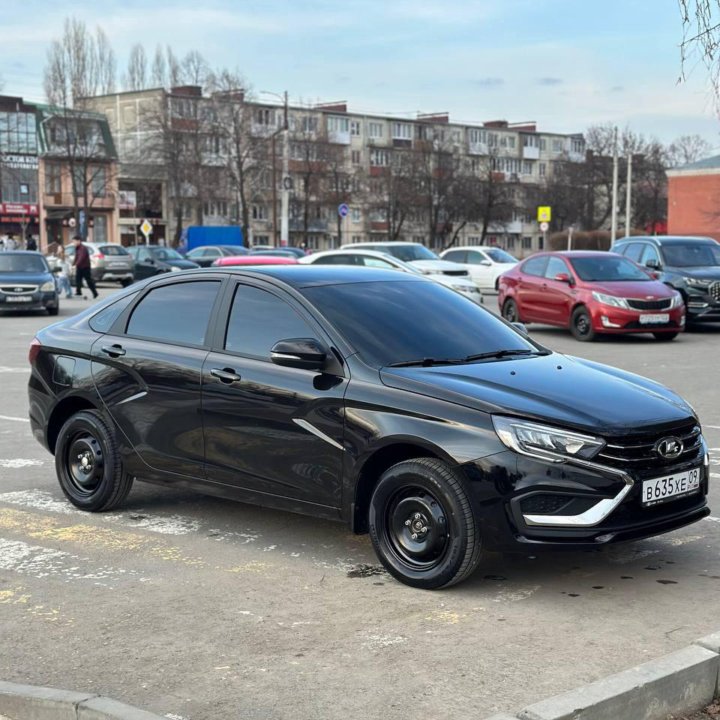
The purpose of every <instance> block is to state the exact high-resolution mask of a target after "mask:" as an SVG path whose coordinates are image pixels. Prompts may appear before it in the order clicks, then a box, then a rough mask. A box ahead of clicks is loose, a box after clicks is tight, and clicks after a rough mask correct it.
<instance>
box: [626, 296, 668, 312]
mask: <svg viewBox="0 0 720 720" xmlns="http://www.w3.org/2000/svg"><path fill="white" fill-rule="evenodd" d="M627 304H628V305H629V306H630V307H631V308H633V310H669V309H670V306H671V305H672V298H666V299H665V300H634V299H632V298H628V301H627Z"/></svg>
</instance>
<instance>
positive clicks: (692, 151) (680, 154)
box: [667, 135, 712, 167]
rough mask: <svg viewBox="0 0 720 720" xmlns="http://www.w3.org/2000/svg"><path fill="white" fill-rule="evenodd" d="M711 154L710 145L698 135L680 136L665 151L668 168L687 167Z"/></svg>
mask: <svg viewBox="0 0 720 720" xmlns="http://www.w3.org/2000/svg"><path fill="white" fill-rule="evenodd" d="M711 152H712V145H711V144H710V143H709V142H708V141H707V140H705V139H704V138H702V137H700V135H682V136H681V137H679V138H677V139H676V140H673V142H672V143H670V146H669V147H668V149H667V153H668V167H680V166H681V165H689V164H690V163H694V162H697V161H698V160H702V159H703V158H706V157H708V156H709V155H710V153H711Z"/></svg>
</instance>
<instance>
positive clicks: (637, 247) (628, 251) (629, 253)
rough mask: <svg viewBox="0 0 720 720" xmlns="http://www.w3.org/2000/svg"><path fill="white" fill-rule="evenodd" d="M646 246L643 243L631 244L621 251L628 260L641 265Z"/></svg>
mask: <svg viewBox="0 0 720 720" xmlns="http://www.w3.org/2000/svg"><path fill="white" fill-rule="evenodd" d="M644 248H645V246H644V245H643V243H630V244H629V245H626V246H625V247H623V248H621V249H620V253H621V254H622V255H624V256H625V257H626V258H627V259H628V260H632V261H633V262H636V263H639V262H640V257H641V255H642V252H643V249H644Z"/></svg>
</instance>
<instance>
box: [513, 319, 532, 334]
mask: <svg viewBox="0 0 720 720" xmlns="http://www.w3.org/2000/svg"><path fill="white" fill-rule="evenodd" d="M512 326H513V327H514V328H515V329H516V330H517V331H518V332H519V333H520V334H521V335H524V336H525V337H529V336H530V333H529V332H528V329H527V328H526V327H525V323H521V322H514V323H513V324H512Z"/></svg>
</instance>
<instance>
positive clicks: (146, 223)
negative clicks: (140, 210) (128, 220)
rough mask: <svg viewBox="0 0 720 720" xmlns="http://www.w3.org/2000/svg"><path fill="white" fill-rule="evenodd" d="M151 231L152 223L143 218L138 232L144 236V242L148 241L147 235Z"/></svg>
mask: <svg viewBox="0 0 720 720" xmlns="http://www.w3.org/2000/svg"><path fill="white" fill-rule="evenodd" d="M152 231H153V226H152V223H150V222H149V221H148V220H143V221H142V225H140V232H141V233H142V234H143V235H144V236H145V242H147V241H148V235H150V233H151V232H152Z"/></svg>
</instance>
